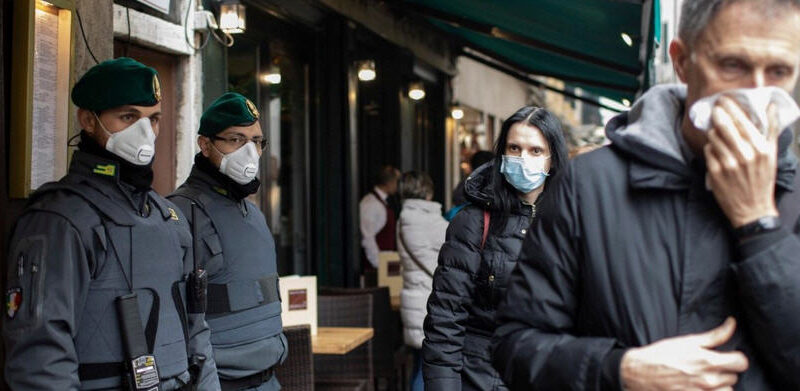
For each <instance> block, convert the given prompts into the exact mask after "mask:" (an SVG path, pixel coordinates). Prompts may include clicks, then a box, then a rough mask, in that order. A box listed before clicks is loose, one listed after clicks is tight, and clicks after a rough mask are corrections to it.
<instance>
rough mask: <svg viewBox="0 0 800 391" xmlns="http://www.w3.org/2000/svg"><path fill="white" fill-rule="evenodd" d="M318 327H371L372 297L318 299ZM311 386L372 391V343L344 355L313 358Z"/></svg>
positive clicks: (325, 390)
mask: <svg viewBox="0 0 800 391" xmlns="http://www.w3.org/2000/svg"><path fill="white" fill-rule="evenodd" d="M317 314H318V315H317V322H318V325H319V326H320V327H373V325H372V296H371V295H369V294H361V295H351V296H325V295H319V296H317ZM314 384H315V386H316V389H317V390H318V391H331V390H336V391H339V390H353V391H362V390H363V391H372V390H374V388H373V370H372V341H371V340H370V341H367V342H366V343H364V344H362V345H361V346H359V347H357V348H355V349H353V351H351V352H350V353H347V354H345V355H323V354H317V355H314Z"/></svg>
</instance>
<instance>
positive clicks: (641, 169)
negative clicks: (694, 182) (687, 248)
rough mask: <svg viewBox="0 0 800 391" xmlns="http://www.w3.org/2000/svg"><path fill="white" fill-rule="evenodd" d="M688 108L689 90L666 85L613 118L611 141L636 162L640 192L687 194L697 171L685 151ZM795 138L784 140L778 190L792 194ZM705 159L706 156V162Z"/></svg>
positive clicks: (787, 133)
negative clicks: (683, 129)
mask: <svg viewBox="0 0 800 391" xmlns="http://www.w3.org/2000/svg"><path fill="white" fill-rule="evenodd" d="M685 102H686V86H685V85H678V84H663V85H657V86H654V87H652V88H650V89H649V90H648V91H647V93H645V94H644V95H643V96H642V97H641V98H640V99H639V100H638V101H637V102H636V103H635V104H634V105H633V107H631V109H630V111H627V112H624V113H621V114H619V115H617V116H616V117H614V118H612V119H611V120H610V121H609V122H608V124H607V125H606V136H607V137H608V139H609V140H611V144H612V147H613V148H614V149H616V150H618V151H620V152H622V153H624V154H626V155H628V156H630V157H631V158H632V159H633V161H632V164H631V167H630V171H629V177H630V178H629V179H630V180H631V184H632V185H633V186H634V187H656V188H670V189H681V188H685V187H687V186H688V185H689V184H690V183H691V178H692V177H693V176H694V175H697V170H701V171H703V172H705V164H704V163H700V164H701V165H702V167H695V166H694V165H695V164H697V163H696V162H694V163H693V162H691V161H687V158H686V157H685V154H684V152H683V151H682V150H681V148H682V147H681V145H682V144H683V143H684V142H683V141H682V140H681V138H682V137H681V135H680V127H681V121H682V120H683V114H684V110H685ZM791 141H792V132H791V130H790V129H786V130H784V131H783V132H782V133H781V136H780V138H779V140H778V148H779V149H778V150H779V155H778V186H782V187H785V188H790V187H791V183H792V177H793V175H794V171H795V167H796V166H797V159H796V158H795V157H794V155H793V154H792V153H791V152H790V145H791ZM700 158H702V156H700Z"/></svg>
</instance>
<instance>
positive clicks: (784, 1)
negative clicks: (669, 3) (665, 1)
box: [678, 0, 800, 47]
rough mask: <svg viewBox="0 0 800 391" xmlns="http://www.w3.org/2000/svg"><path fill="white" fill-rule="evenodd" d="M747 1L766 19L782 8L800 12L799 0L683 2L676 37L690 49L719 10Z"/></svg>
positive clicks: (701, 0) (700, 0) (686, 0)
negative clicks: (792, 8) (789, 7)
mask: <svg viewBox="0 0 800 391" xmlns="http://www.w3.org/2000/svg"><path fill="white" fill-rule="evenodd" d="M744 1H749V2H751V3H753V4H754V5H757V6H758V9H759V10H760V11H761V12H762V13H763V14H764V16H767V17H773V16H775V15H779V14H780V11H783V10H785V8H784V7H787V6H792V7H795V8H797V9H798V10H800V0H685V1H684V2H683V6H682V7H681V20H680V25H679V26H678V37H680V39H681V41H683V42H684V43H685V44H686V45H689V47H692V46H693V45H694V43H695V42H696V41H697V38H698V37H700V34H702V33H703V30H705V28H706V27H707V26H708V25H709V23H711V20H712V19H713V18H714V16H716V15H717V14H718V13H719V12H720V10H722V9H723V8H724V7H727V6H729V5H731V4H734V3H740V2H744Z"/></svg>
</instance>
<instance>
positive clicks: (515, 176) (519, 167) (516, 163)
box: [500, 155, 550, 194]
mask: <svg viewBox="0 0 800 391" xmlns="http://www.w3.org/2000/svg"><path fill="white" fill-rule="evenodd" d="M547 159H550V156H544V157H541V156H537V157H532V158H524V157H521V156H510V155H503V162H502V164H501V165H500V172H501V173H502V174H503V176H505V178H506V181H508V183H510V184H511V186H514V188H515V189H517V190H519V191H520V192H522V193H524V194H528V193H530V192H532V191H534V190H536V189H538V188H540V187H542V185H544V181H545V180H546V179H547V177H548V176H549V174H548V173H547V172H545V170H544V166H545V162H546V161H547Z"/></svg>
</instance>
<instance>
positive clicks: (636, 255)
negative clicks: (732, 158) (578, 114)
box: [493, 86, 800, 391]
mask: <svg viewBox="0 0 800 391" xmlns="http://www.w3.org/2000/svg"><path fill="white" fill-rule="evenodd" d="M685 94H686V93H685V88H681V87H678V86H662V87H656V88H653V89H651V91H650V92H648V93H647V94H646V95H645V96H644V97H643V99H642V100H640V101H639V102H638V103H637V104H636V105H635V106H634V107H633V108H632V110H631V111H630V112H629V113H625V114H622V115H620V116H618V117H616V118H615V119H613V120H612V121H611V122H610V123H609V125H608V127H607V133H608V136H609V138H610V139H611V141H612V145H611V146H610V147H606V148H602V149H600V150H597V151H594V152H592V153H589V154H587V155H582V156H579V157H577V158H576V159H574V160H573V161H572V162H571V164H570V165H569V166H568V167H567V169H566V170H564V171H562V173H561V174H562V175H560V176H559V177H556V178H555V179H554V180H553V182H552V183H551V184H549V186H551V187H550V189H549V192H548V195H547V196H546V197H544V199H543V200H542V205H541V207H540V209H541V213H540V214H539V215H538V216H537V219H536V221H535V222H534V224H533V226H532V227H531V233H530V234H529V235H528V236H527V237H526V239H525V244H524V246H523V250H522V252H521V254H520V258H519V262H518V266H517V268H516V269H515V270H514V272H513V273H512V275H511V281H510V285H509V288H508V295H507V297H506V301H505V302H504V304H503V306H502V307H501V309H500V310H499V311H498V322H500V323H502V325H501V326H500V327H499V328H498V330H497V333H496V337H495V340H494V342H495V343H494V346H495V350H494V355H493V358H494V364H495V366H496V367H497V368H498V370H499V371H500V373H501V374H502V376H503V379H504V380H505V381H506V382H507V384H508V385H509V388H511V389H518V390H532V389H535V390H606V389H608V390H618V389H621V385H620V380H619V363H620V360H621V357H622V354H623V353H624V349H625V348H629V347H638V346H643V345H647V344H650V343H653V342H655V341H658V340H661V339H664V338H669V337H674V336H679V335H685V334H690V333H699V332H704V331H707V330H710V329H713V328H715V327H717V326H719V325H720V324H721V323H722V322H723V321H724V320H725V318H726V317H727V316H734V317H736V319H737V320H738V327H737V330H736V334H735V335H734V337H733V338H732V339H731V340H730V341H729V342H728V343H727V344H725V345H724V346H723V347H722V348H720V350H739V351H742V352H743V353H744V354H745V355H747V357H748V359H749V361H750V368H749V369H748V370H747V371H746V372H744V373H742V374H741V375H740V377H739V381H738V383H737V385H736V389H737V390H760V391H761V390H789V389H792V390H798V389H800V236H798V231H797V228H796V227H797V224H798V221H797V220H798V217H797V216H798V212H799V210H800V202H798V200H800V199H798V198H797V197H796V196H797V193H796V192H798V191H800V185H799V184H800V181H798V179H797V178H796V175H795V171H796V165H797V163H796V159H795V157H794V156H792V154H791V152H789V148H788V145H789V141H790V140H791V133H790V132H788V131H787V132H784V133H783V136H782V137H781V140H780V143H779V144H780V150H781V153H780V155H779V168H778V181H777V186H776V193H777V199H778V201H779V202H778V206H779V210H780V214H781V218H782V220H783V228H782V229H781V230H779V231H777V232H771V233H767V234H763V235H760V236H757V237H755V238H752V239H750V240H748V241H746V242H744V243H741V244H740V243H738V242H737V241H736V240H735V239H734V237H733V236H732V229H731V226H730V223H729V222H728V219H727V218H726V216H725V215H724V214H723V212H722V211H721V209H720V208H719V207H718V206H717V203H716V201H715V199H714V196H713V194H712V193H711V192H710V191H709V190H707V188H706V186H705V175H706V172H705V164H704V163H703V162H702V160H699V159H694V160H690V161H691V163H687V158H686V156H687V152H686V150H685V148H683V151H682V150H681V149H682V148H681V145H685V143H683V142H682V141H681V140H680V133H679V131H678V129H679V124H680V116H681V113H682V110H683V102H684V99H685ZM690 154H691V153H690V152H689V155H690ZM792 192H795V193H792ZM792 198H793V200H792Z"/></svg>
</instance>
